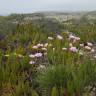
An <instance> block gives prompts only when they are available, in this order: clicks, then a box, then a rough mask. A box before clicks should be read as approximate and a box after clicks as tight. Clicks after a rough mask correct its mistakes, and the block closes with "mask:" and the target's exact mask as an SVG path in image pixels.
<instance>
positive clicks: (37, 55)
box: [35, 53, 43, 57]
mask: <svg viewBox="0 0 96 96" xmlns="http://www.w3.org/2000/svg"><path fill="white" fill-rule="evenodd" d="M42 56H43V54H42V53H36V54H35V57H42Z"/></svg>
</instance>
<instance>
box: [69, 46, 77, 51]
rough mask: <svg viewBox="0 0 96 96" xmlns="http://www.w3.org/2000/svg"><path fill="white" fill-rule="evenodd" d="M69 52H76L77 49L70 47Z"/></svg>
mask: <svg viewBox="0 0 96 96" xmlns="http://www.w3.org/2000/svg"><path fill="white" fill-rule="evenodd" d="M69 50H70V51H71V52H78V49H77V48H76V47H71V48H69Z"/></svg>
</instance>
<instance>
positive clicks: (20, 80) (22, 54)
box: [0, 22, 96, 96]
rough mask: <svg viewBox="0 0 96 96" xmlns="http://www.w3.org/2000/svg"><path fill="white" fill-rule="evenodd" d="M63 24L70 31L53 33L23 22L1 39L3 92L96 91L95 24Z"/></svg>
mask: <svg viewBox="0 0 96 96" xmlns="http://www.w3.org/2000/svg"><path fill="white" fill-rule="evenodd" d="M62 26H63V25H62ZM63 27H64V28H65V27H66V29H68V30H69V32H68V31H62V32H60V33H58V34H54V33H53V32H50V33H48V32H47V29H46V28H44V27H42V28H41V27H40V26H36V25H33V24H32V23H31V22H29V23H26V24H25V23H24V24H20V25H18V26H17V29H16V30H15V32H13V33H10V34H9V35H7V36H6V37H5V38H4V39H2V40H0V96H93V94H94V93H95V94H96V92H93V90H92V89H93V88H94V86H95V84H96V60H95V59H91V58H90V56H89V55H88V54H89V53H90V54H91V52H93V51H94V49H93V45H94V43H95V40H96V32H95V31H96V27H95V25H85V26H80V25H78V26H77V25H69V26H68V25H67V26H63ZM70 32H72V33H70ZM75 35H76V36H78V37H76V36H75ZM79 37H80V38H79ZM75 39H76V40H77V41H74V40H75ZM93 41H94V42H93ZM88 42H90V43H88ZM91 42H92V43H93V44H92V43H91ZM80 44H83V47H81V46H80ZM88 44H89V45H88ZM86 46H87V47H86ZM88 48H89V49H88ZM86 54H87V55H86ZM92 58H93V57H92ZM92 92H93V93H92ZM94 96H95V95H94Z"/></svg>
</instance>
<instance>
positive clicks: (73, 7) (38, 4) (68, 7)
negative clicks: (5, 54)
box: [0, 0, 96, 15]
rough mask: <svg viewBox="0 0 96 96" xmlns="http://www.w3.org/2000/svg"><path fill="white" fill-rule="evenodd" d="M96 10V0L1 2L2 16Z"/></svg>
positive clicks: (0, 11)
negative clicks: (39, 12)
mask: <svg viewBox="0 0 96 96" xmlns="http://www.w3.org/2000/svg"><path fill="white" fill-rule="evenodd" d="M78 10H79V11H90V10H96V0H0V14H3V15H4V14H10V13H32V12H38V11H78Z"/></svg>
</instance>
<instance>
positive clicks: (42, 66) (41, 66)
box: [37, 65, 46, 70]
mask: <svg viewBox="0 0 96 96" xmlns="http://www.w3.org/2000/svg"><path fill="white" fill-rule="evenodd" d="M45 68H46V67H45V66H44V65H40V66H39V67H38V68H37V69H38V70H42V69H45Z"/></svg>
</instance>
